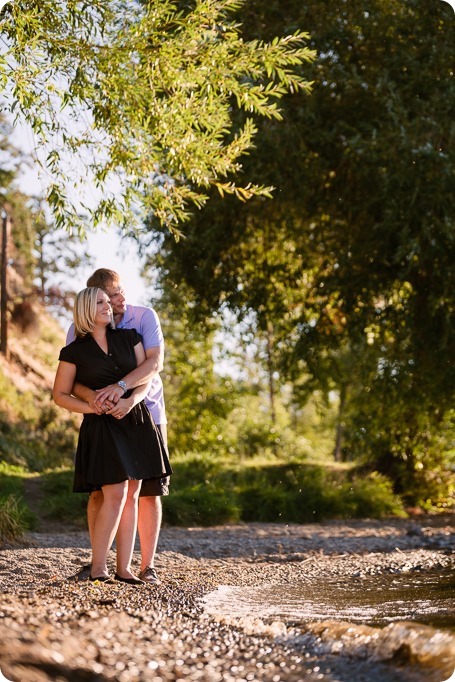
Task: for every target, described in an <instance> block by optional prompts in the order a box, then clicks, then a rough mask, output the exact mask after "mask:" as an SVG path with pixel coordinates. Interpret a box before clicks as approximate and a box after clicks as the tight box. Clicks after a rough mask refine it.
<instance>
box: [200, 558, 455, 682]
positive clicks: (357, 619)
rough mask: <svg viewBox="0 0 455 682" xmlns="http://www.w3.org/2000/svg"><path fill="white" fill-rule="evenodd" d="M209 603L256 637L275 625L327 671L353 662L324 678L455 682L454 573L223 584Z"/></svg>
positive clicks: (214, 613) (282, 635)
mask: <svg viewBox="0 0 455 682" xmlns="http://www.w3.org/2000/svg"><path fill="white" fill-rule="evenodd" d="M204 602H205V611H206V613H207V614H208V615H211V616H215V617H216V618H218V619H227V620H228V621H230V622H237V623H238V625H239V626H240V627H243V628H244V629H246V630H247V631H248V630H249V631H251V634H253V633H254V631H255V630H256V631H257V628H258V627H262V626H264V627H265V628H267V627H268V628H269V634H271V635H272V636H273V635H274V636H276V637H278V638H279V639H280V640H281V641H283V640H284V641H286V643H287V644H288V645H290V646H292V647H293V648H296V649H297V650H300V651H302V652H306V653H305V655H307V656H311V657H314V656H315V655H316V656H318V658H319V661H320V668H321V671H323V669H326V670H329V668H327V663H328V662H330V661H332V662H333V658H334V656H335V657H343V659H344V664H345V667H346V663H347V661H348V660H349V665H348V666H347V669H346V671H345V673H344V674H343V671H338V674H337V675H336V676H335V677H333V673H332V676H331V674H330V673H329V672H328V673H327V674H326V675H324V673H323V672H321V676H320V679H327V680H332V679H337V680H340V682H344V681H345V680H346V682H356V680H360V679H364V675H368V676H369V678H370V679H371V681H372V682H373V681H374V680H378V682H392V681H394V680H395V679H401V680H412V681H413V682H414V681H416V682H418V681H420V680H422V682H424V681H425V682H442V681H443V680H447V679H449V678H451V682H455V675H454V676H453V677H452V674H453V672H454V670H455V609H454V605H455V576H454V573H453V571H452V570H448V569H444V570H433V571H424V572H412V573H405V574H398V575H396V574H392V575H390V574H385V575H375V576H364V577H358V578H356V577H349V578H333V577H332V576H331V577H330V578H327V579H323V578H319V579H316V580H312V581H309V582H305V583H294V584H285V585H263V586H258V587H248V588H247V589H245V588H243V587H232V586H221V587H219V588H218V589H216V590H214V591H213V592H211V593H210V594H208V595H207V596H206V597H205V600H204ZM259 624H262V625H259ZM368 665H370V667H371V671H370V673H368ZM365 666H367V670H365ZM378 666H380V670H379V668H378ZM342 667H343V666H342Z"/></svg>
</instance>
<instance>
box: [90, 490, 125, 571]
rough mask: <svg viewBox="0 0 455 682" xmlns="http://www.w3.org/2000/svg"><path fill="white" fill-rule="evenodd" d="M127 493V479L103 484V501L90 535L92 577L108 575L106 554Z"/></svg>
mask: <svg viewBox="0 0 455 682" xmlns="http://www.w3.org/2000/svg"><path fill="white" fill-rule="evenodd" d="M127 494H128V481H122V482H121V483H114V484H112V485H104V486H103V503H102V505H101V507H100V509H99V511H98V514H97V516H96V521H95V525H94V528H93V537H92V571H91V575H92V577H96V578H97V577H100V576H102V575H108V571H107V555H108V552H109V550H110V548H111V546H112V543H113V541H114V538H115V534H116V532H117V529H118V526H119V523H120V518H121V515H122V511H123V507H124V505H125V501H126V498H127Z"/></svg>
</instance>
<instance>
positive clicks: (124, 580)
mask: <svg viewBox="0 0 455 682" xmlns="http://www.w3.org/2000/svg"><path fill="white" fill-rule="evenodd" d="M114 580H118V582H119V583H126V584H127V585H145V583H144V581H143V580H140V579H139V578H122V576H121V575H119V574H118V573H116V574H115V576H114Z"/></svg>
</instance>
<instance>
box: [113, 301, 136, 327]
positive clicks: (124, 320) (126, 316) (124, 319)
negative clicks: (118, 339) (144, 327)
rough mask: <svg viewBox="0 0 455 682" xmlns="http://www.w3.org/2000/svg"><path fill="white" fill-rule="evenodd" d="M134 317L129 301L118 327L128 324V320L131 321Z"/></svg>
mask: <svg viewBox="0 0 455 682" xmlns="http://www.w3.org/2000/svg"><path fill="white" fill-rule="evenodd" d="M133 319H134V312H133V308H132V306H130V305H129V304H128V303H127V304H126V310H125V312H124V313H123V317H122V319H121V320H120V322H119V323H118V325H117V329H122V328H123V327H124V326H125V325H126V324H128V322H131V321H132V320H133Z"/></svg>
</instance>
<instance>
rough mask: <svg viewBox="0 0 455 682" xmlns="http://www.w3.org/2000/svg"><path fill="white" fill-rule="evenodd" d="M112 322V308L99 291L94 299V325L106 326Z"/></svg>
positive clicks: (106, 298) (102, 292)
mask: <svg viewBox="0 0 455 682" xmlns="http://www.w3.org/2000/svg"><path fill="white" fill-rule="evenodd" d="M111 320H112V308H111V304H110V303H109V299H108V297H107V295H106V294H105V293H104V291H101V290H100V291H99V292H98V296H97V297H96V315H95V324H99V325H104V326H106V325H108V324H109V323H110V322H111Z"/></svg>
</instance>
